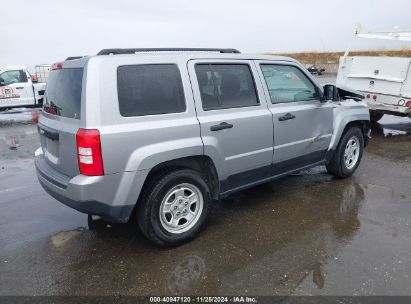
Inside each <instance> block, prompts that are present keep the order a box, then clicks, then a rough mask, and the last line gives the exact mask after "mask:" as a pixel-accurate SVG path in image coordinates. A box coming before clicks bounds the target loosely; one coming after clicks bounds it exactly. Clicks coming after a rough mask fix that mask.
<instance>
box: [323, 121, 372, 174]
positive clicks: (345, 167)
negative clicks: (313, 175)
mask: <svg viewBox="0 0 411 304" xmlns="http://www.w3.org/2000/svg"><path fill="white" fill-rule="evenodd" d="M353 143H355V145H354V144H353ZM349 145H351V151H352V154H351V153H350V151H349V149H350V148H349ZM354 146H355V147H357V148H356V149H354V150H353V148H352V147H354ZM363 150H364V135H363V133H362V132H361V130H360V129H359V128H358V127H351V128H349V129H348V130H346V131H345V133H344V134H343V136H342V137H341V139H340V142H339V144H338V147H337V150H336V151H335V153H334V156H333V157H332V159H331V161H330V162H329V163H328V164H327V165H326V168H327V172H328V173H330V174H332V175H334V176H335V177H338V178H346V177H349V176H351V175H352V174H353V173H354V172H355V170H357V168H358V165H359V164H360V162H361V158H362V154H363ZM346 152H347V153H348V154H349V156H348V157H347V158H346V155H345V154H346ZM350 160H351V162H350Z"/></svg>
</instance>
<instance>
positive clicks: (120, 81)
mask: <svg viewBox="0 0 411 304" xmlns="http://www.w3.org/2000/svg"><path fill="white" fill-rule="evenodd" d="M117 90H118V92H117V94H118V101H119V106H120V113H121V115H122V116H142V115H153V114H166V113H178V112H184V111H185V110H186V104H185V99H184V90H183V83H182V80H181V75H180V71H179V69H178V67H177V65H175V64H146V65H125V66H120V67H118V69H117Z"/></svg>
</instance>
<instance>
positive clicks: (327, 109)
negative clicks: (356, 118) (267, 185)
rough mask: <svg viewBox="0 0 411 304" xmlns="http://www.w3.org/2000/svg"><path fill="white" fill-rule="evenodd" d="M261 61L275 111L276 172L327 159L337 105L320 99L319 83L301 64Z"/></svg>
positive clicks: (260, 64) (260, 66)
mask: <svg viewBox="0 0 411 304" xmlns="http://www.w3.org/2000/svg"><path fill="white" fill-rule="evenodd" d="M257 65H258V66H259V72H260V75H261V77H262V78H263V79H264V80H265V81H264V84H263V85H264V87H265V90H266V95H267V96H268V97H269V100H270V101H271V102H270V103H269V109H270V111H271V112H272V113H273V125H274V155H273V163H274V174H282V173H286V172H290V171H293V170H296V169H300V168H303V167H305V166H309V165H312V164H314V163H317V162H320V161H323V160H324V159H325V154H326V151H327V149H328V147H329V145H330V142H331V137H332V134H333V108H334V107H335V106H334V105H333V104H332V102H326V103H323V102H321V101H320V99H319V94H318V89H317V86H316V84H315V83H314V82H313V81H312V80H311V79H310V77H309V76H308V75H307V74H306V73H305V72H304V71H303V70H302V69H301V68H300V67H299V66H298V65H296V64H293V63H289V62H288V63H273V62H258V64H257Z"/></svg>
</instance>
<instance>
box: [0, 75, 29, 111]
mask: <svg viewBox="0 0 411 304" xmlns="http://www.w3.org/2000/svg"><path fill="white" fill-rule="evenodd" d="M0 77H1V78H2V79H3V80H4V85H2V86H1V87H0V107H12V106H20V105H30V104H33V103H34V98H33V97H34V96H33V88H32V87H31V84H30V83H29V82H28V79H27V74H26V73H25V72H24V71H23V70H10V71H5V72H3V73H1V74H0Z"/></svg>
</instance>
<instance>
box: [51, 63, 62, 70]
mask: <svg viewBox="0 0 411 304" xmlns="http://www.w3.org/2000/svg"><path fill="white" fill-rule="evenodd" d="M62 68H63V62H56V63H53V65H52V66H51V69H52V70H60V69H62Z"/></svg>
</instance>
